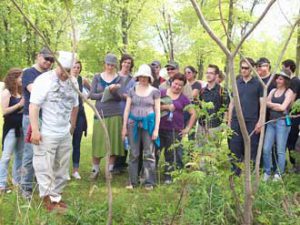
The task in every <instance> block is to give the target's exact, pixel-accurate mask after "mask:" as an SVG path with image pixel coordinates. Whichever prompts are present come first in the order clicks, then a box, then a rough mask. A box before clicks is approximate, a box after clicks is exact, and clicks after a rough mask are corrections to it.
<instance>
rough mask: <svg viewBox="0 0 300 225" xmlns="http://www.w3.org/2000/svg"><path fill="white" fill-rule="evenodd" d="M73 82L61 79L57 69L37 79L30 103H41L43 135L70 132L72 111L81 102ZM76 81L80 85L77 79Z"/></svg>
mask: <svg viewBox="0 0 300 225" xmlns="http://www.w3.org/2000/svg"><path fill="white" fill-rule="evenodd" d="M71 82H72V81H71V80H69V79H68V80H66V81H62V80H60V79H59V78H58V76H57V74H56V73H55V70H51V71H49V72H46V73H43V74H42V75H40V76H39V77H38V78H36V79H35V81H34V83H33V86H32V91H31V96H30V103H34V104H36V105H39V106H40V108H41V110H42V123H41V134H42V136H51V137H63V136H65V135H66V134H68V133H69V131H70V117H71V111H72V109H73V107H75V106H78V104H79V102H78V94H77V93H76V91H75V90H74V89H73V87H72V84H71ZM74 83H76V85H78V84H77V81H76V80H75V81H74Z"/></svg>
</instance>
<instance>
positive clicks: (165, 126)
mask: <svg viewBox="0 0 300 225" xmlns="http://www.w3.org/2000/svg"><path fill="white" fill-rule="evenodd" d="M166 96H167V90H161V98H163V97H166ZM172 101H173V105H174V106H175V111H174V112H173V119H172V121H168V115H166V116H163V117H162V118H161V119H160V125H159V129H160V130H168V131H172V130H173V129H174V130H175V131H181V130H182V129H184V116H183V112H184V111H183V110H184V108H185V107H186V106H187V105H189V104H190V103H191V102H190V100H189V99H188V98H187V97H186V96H185V95H184V94H181V95H180V96H179V97H178V98H177V99H176V100H172Z"/></svg>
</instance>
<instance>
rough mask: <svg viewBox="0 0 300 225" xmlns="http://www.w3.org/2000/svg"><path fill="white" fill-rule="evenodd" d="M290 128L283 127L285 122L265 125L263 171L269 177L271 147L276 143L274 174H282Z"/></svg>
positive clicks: (279, 121)
mask: <svg viewBox="0 0 300 225" xmlns="http://www.w3.org/2000/svg"><path fill="white" fill-rule="evenodd" d="M290 130H291V127H288V126H286V125H285V120H284V119H282V120H278V121H276V122H272V123H269V124H268V125H267V130H266V136H265V142H264V147H263V161H264V171H265V173H266V174H268V175H271V168H272V146H273V144H274V142H276V150H277V151H276V154H277V156H276V157H275V158H276V164H277V165H276V171H275V173H276V174H280V175H281V174H283V173H284V169H285V151H286V143H287V139H288V136H289V132H290Z"/></svg>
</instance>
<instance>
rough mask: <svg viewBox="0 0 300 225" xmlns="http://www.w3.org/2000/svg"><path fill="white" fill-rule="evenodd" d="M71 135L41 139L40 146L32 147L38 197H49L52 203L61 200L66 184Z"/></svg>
mask: <svg viewBox="0 0 300 225" xmlns="http://www.w3.org/2000/svg"><path fill="white" fill-rule="evenodd" d="M71 140H72V139H71V135H70V134H67V135H66V136H64V137H60V138H53V137H49V136H48V137H42V141H41V143H40V145H33V168H34V171H35V175H36V179H37V182H38V184H39V192H40V197H42V198H43V197H45V196H47V195H49V197H50V199H51V201H52V202H59V201H60V200H61V193H62V190H63V188H64V186H65V185H66V183H67V178H68V171H69V163H70V156H71V152H72V151H71V149H72V141H71Z"/></svg>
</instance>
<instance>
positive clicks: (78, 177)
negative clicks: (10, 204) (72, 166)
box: [72, 171, 81, 180]
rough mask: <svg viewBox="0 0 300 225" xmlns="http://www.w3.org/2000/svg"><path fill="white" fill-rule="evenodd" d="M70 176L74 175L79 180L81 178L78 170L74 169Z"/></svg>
mask: <svg viewBox="0 0 300 225" xmlns="http://www.w3.org/2000/svg"><path fill="white" fill-rule="evenodd" d="M72 177H74V178H75V179H76V180H80V179H81V176H80V174H79V173H78V171H75V172H74V173H72Z"/></svg>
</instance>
